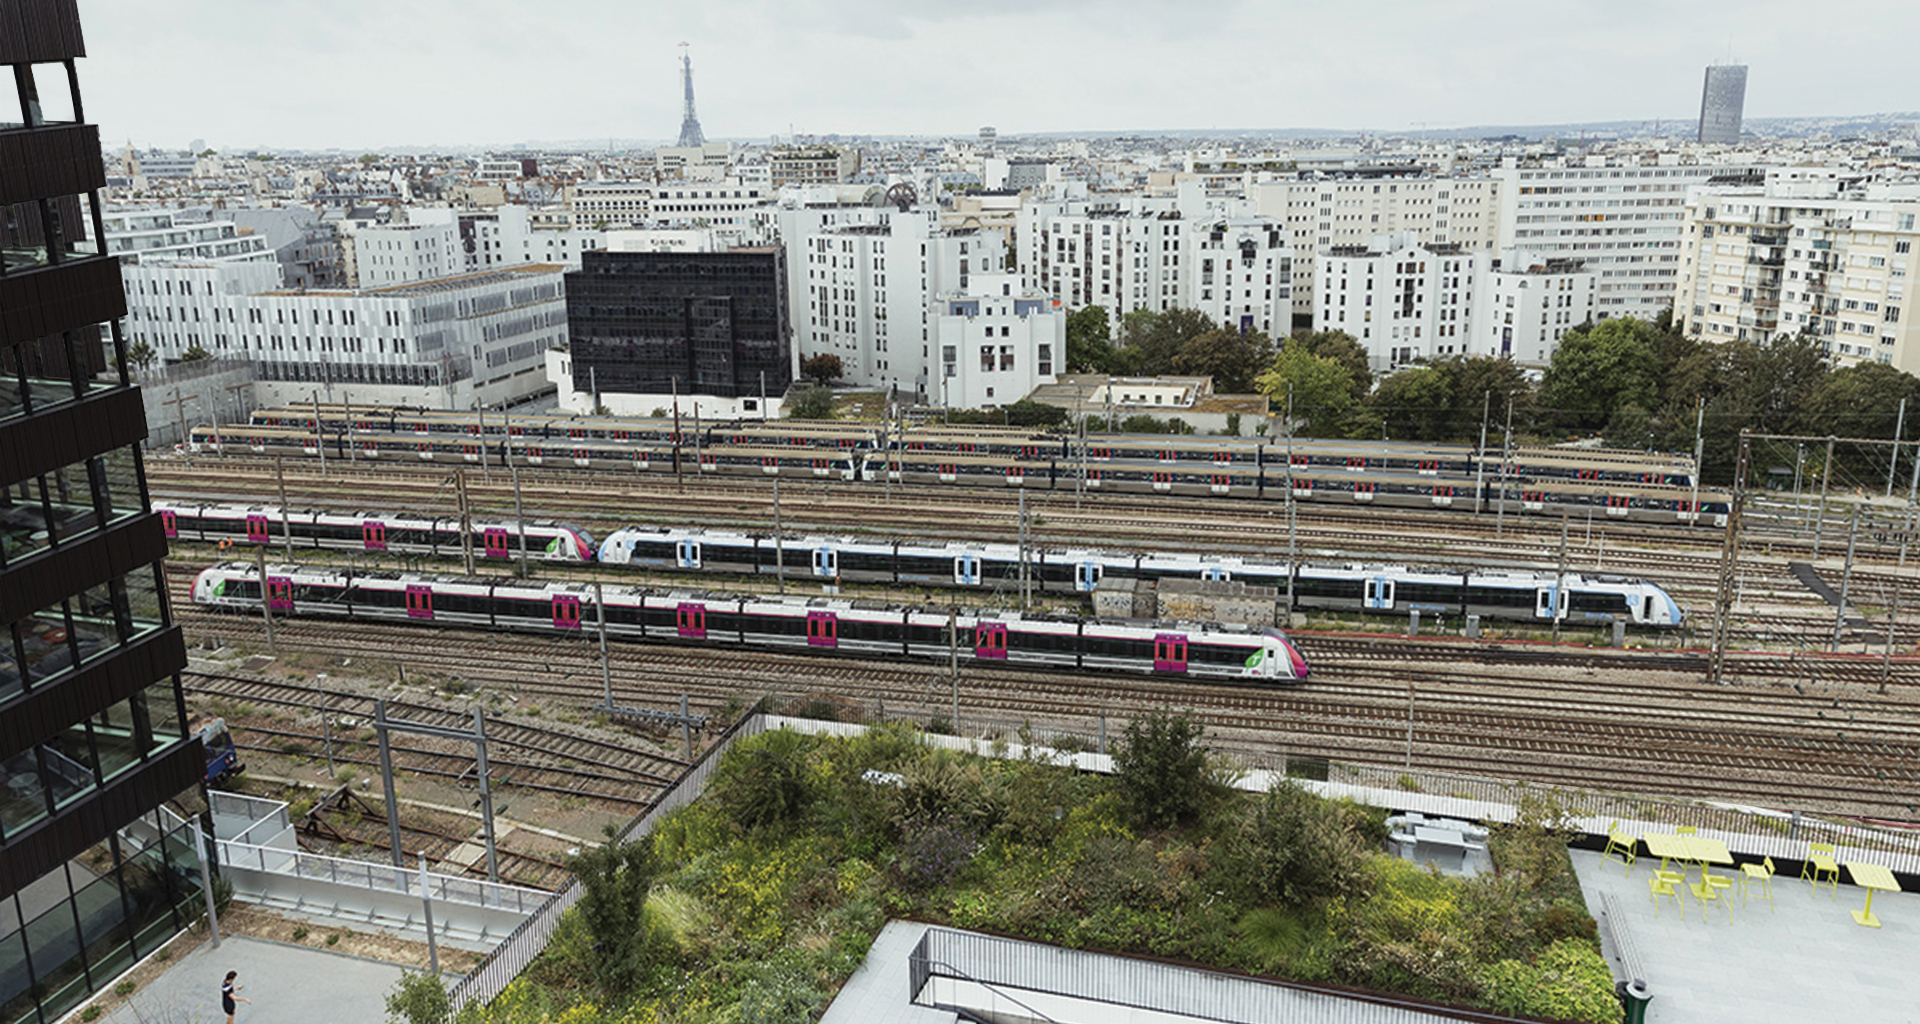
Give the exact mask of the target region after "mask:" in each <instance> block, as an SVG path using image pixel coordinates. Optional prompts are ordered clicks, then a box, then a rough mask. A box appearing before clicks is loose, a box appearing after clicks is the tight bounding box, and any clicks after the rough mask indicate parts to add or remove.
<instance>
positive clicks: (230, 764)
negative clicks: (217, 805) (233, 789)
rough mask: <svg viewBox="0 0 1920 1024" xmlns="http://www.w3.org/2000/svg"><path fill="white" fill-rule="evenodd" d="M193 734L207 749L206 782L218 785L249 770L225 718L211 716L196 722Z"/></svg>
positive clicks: (204, 748) (202, 746) (203, 747)
mask: <svg viewBox="0 0 1920 1024" xmlns="http://www.w3.org/2000/svg"><path fill="white" fill-rule="evenodd" d="M193 734H194V735H195V736H198V737H199V738H200V746H201V748H202V749H203V750H205V751H206V776H205V777H206V782H207V785H209V786H211V785H216V784H219V783H223V782H225V781H226V780H227V779H228V777H230V776H234V775H238V774H240V773H241V772H244V771H246V770H247V768H246V766H245V765H243V764H241V763H240V748H239V747H238V746H237V745H235V744H234V741H233V733H232V732H230V731H228V729H227V723H226V720H225V719H220V718H209V719H205V720H202V721H198V722H196V723H195V724H194V729H193Z"/></svg>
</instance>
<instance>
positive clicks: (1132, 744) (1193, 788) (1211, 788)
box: [1113, 710, 1227, 828]
mask: <svg viewBox="0 0 1920 1024" xmlns="http://www.w3.org/2000/svg"><path fill="white" fill-rule="evenodd" d="M1202 732H1203V730H1202V728H1201V726H1200V723H1198V722H1195V721H1194V720H1192V719H1191V718H1189V717H1187V715H1186V714H1185V713H1184V712H1181V713H1177V714H1169V713H1167V712H1165V711H1158V710H1156V711H1152V712H1149V713H1148V714H1147V715H1146V717H1144V718H1136V719H1134V720H1133V721H1131V722H1128V723H1127V728H1126V732H1125V734H1124V735H1123V736H1122V737H1121V739H1120V746H1119V749H1118V751H1117V752H1116V753H1115V754H1114V758H1113V770H1114V779H1115V783H1116V784H1117V786H1118V787H1119V791H1120V795H1121V798H1122V799H1123V800H1124V801H1125V802H1126V805H1127V809H1128V812H1129V813H1130V814H1131V815H1132V816H1133V819H1134V821H1136V822H1137V823H1138V824H1140V825H1141V826H1143V827H1146V828H1170V827H1172V826H1175V825H1180V824H1183V823H1186V822H1190V821H1193V820H1194V819H1196V818H1198V817H1199V816H1200V814H1201V812H1202V811H1204V810H1205V809H1206V806H1207V804H1208V803H1209V802H1211V801H1212V800H1214V799H1216V798H1217V797H1219V796H1221V795H1222V794H1224V793H1225V792H1226V791H1227V787H1226V785H1225V784H1224V782H1223V781H1222V780H1221V779H1220V778H1219V777H1218V773H1216V772H1215V771H1214V770H1213V766H1212V764H1211V763H1210V762H1209V760H1208V758H1207V751H1206V748H1204V747H1202V746H1201V745H1200V739H1201V734H1202Z"/></svg>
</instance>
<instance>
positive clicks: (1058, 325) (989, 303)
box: [928, 272, 1067, 409]
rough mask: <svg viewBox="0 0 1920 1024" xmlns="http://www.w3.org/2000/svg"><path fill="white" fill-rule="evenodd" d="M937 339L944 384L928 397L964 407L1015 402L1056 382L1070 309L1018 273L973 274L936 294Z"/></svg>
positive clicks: (974, 407)
mask: <svg viewBox="0 0 1920 1024" xmlns="http://www.w3.org/2000/svg"><path fill="white" fill-rule="evenodd" d="M932 314H933V317H932V319H933V339H934V344H935V345H937V346H938V347H939V351H940V359H939V364H938V367H939V369H938V372H939V378H938V380H939V385H938V390H937V392H935V393H934V394H932V395H930V396H928V400H929V401H937V402H939V403H940V404H941V405H943V406H949V407H954V408H962V409H984V408H991V407H994V406H1000V405H1009V404H1011V403H1013V402H1017V401H1019V400H1020V399H1021V398H1023V397H1025V396H1026V395H1027V394H1028V393H1029V392H1031V391H1032V390H1033V389H1034V388H1036V387H1039V386H1040V385H1042V384H1051V383H1053V382H1054V381H1055V380H1056V379H1057V375H1058V373H1059V371H1060V369H1061V367H1060V366H1059V361H1060V360H1062V359H1064V358H1066V351H1067V314H1066V311H1065V310H1064V309H1062V308H1061V307H1060V306H1059V305H1057V304H1056V303H1055V302H1054V301H1053V298H1052V296H1049V295H1047V294H1046V293H1045V292H1042V291H1039V290H1037V289H1032V288H1028V287H1026V286H1025V285H1023V284H1022V283H1021V281H1020V275H1019V274H1013V273H1006V272H998V273H979V274H974V275H972V276H971V278H970V279H969V280H968V284H967V287H964V288H961V289H959V290H956V291H953V292H949V293H947V294H944V295H940V296H936V297H935V301H934V304H933V310H932Z"/></svg>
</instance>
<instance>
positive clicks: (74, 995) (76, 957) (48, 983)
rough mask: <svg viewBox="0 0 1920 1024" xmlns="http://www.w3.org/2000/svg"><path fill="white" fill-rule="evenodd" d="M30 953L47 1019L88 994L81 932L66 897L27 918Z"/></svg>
mask: <svg viewBox="0 0 1920 1024" xmlns="http://www.w3.org/2000/svg"><path fill="white" fill-rule="evenodd" d="M26 936H27V950H28V955H29V956H31V957H32V958H33V966H34V973H35V974H36V975H38V976H39V984H38V985H37V988H38V989H39V992H40V1005H41V1007H42V1009H43V1011H44V1012H45V1013H46V1019H48V1020H53V1019H55V1018H56V1017H58V1016H59V1014H60V1013H62V1012H64V1011H65V1010H66V1008H68V1007H70V1006H72V1005H73V1004H74V1003H76V1002H78V1001H79V999H80V997H81V996H83V995H85V994H86V990H87V975H86V966H85V964H84V963H83V962H82V961H81V959H80V935H79V932H78V931H76V930H75V928H74V918H73V907H72V905H71V904H69V903H68V902H67V901H66V900H61V901H60V902H58V903H56V904H54V905H53V906H52V907H51V908H50V909H48V910H47V911H46V912H45V913H43V914H41V915H40V916H39V917H37V918H34V919H33V920H32V921H29V922H27V929H26Z"/></svg>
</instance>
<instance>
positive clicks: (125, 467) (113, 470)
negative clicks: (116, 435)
mask: <svg viewBox="0 0 1920 1024" xmlns="http://www.w3.org/2000/svg"><path fill="white" fill-rule="evenodd" d="M94 461H95V462H97V463H99V471H100V474H101V483H102V485H103V486H104V489H105V491H106V507H107V508H108V509H109V510H110V518H112V519H119V518H121V517H123V516H129V515H139V514H140V513H142V512H145V511H146V507H147V497H146V493H145V491H144V490H142V488H141V486H140V456H139V453H138V452H137V451H136V450H135V449H134V448H132V447H131V446H129V447H126V448H115V449H114V450H112V451H110V452H107V453H106V454H104V455H100V456H98V457H97V458H96V459H95V460H94Z"/></svg>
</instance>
